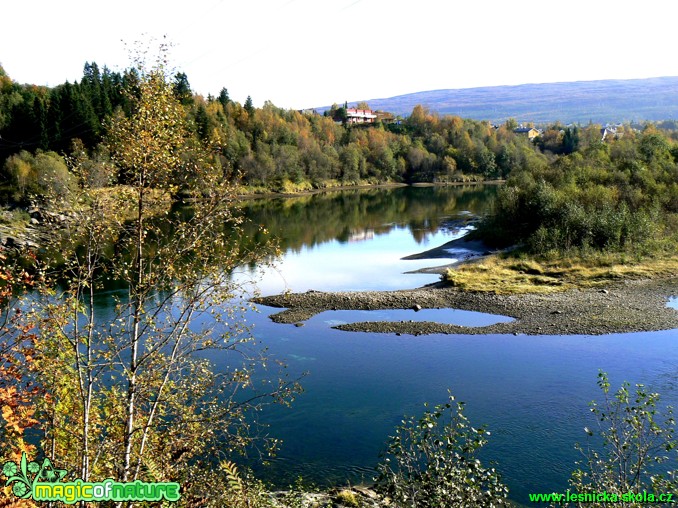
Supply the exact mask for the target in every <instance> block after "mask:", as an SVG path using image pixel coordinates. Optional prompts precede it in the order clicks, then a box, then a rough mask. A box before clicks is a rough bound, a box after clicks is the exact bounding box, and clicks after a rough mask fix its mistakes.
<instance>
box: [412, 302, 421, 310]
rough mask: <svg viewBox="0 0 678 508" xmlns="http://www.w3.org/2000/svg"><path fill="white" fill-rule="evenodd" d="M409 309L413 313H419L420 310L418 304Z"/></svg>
mask: <svg viewBox="0 0 678 508" xmlns="http://www.w3.org/2000/svg"><path fill="white" fill-rule="evenodd" d="M410 308H411V309H412V310H413V311H414V312H419V311H420V310H421V305H419V304H418V303H415V304H414V305H412V307H410Z"/></svg>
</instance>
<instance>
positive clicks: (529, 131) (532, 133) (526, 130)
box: [513, 127, 541, 141]
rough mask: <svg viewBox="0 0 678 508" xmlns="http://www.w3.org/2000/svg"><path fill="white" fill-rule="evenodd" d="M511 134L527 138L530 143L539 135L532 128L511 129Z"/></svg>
mask: <svg viewBox="0 0 678 508" xmlns="http://www.w3.org/2000/svg"><path fill="white" fill-rule="evenodd" d="M513 132H515V133H516V134H521V135H524V136H527V139H529V140H530V141H534V138H536V137H537V136H539V134H541V133H540V132H539V131H538V130H537V129H535V128H534V127H518V128H517V129H513Z"/></svg>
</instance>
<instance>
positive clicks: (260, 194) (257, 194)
mask: <svg viewBox="0 0 678 508" xmlns="http://www.w3.org/2000/svg"><path fill="white" fill-rule="evenodd" d="M504 182H505V180H477V181H466V182H421V183H419V182H416V183H403V182H386V183H359V184H356V185H337V186H330V187H323V188H319V189H305V190H299V191H294V192H277V191H273V190H267V191H253V192H245V193H238V192H236V193H235V196H234V198H235V199H236V200H239V201H240V200H246V199H264V198H296V197H303V196H312V195H313V194H322V193H324V192H334V191H347V190H369V189H396V188H401V187H463V186H465V185H501V184H503V183H504Z"/></svg>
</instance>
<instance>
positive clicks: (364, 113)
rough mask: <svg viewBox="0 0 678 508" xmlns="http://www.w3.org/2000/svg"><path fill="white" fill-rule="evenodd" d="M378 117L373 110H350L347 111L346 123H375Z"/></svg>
mask: <svg viewBox="0 0 678 508" xmlns="http://www.w3.org/2000/svg"><path fill="white" fill-rule="evenodd" d="M376 118H377V115H375V114H374V112H373V111H372V110H371V109H356V108H348V109H347V110H346V123H374V121H375V120H376Z"/></svg>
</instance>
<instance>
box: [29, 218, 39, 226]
mask: <svg viewBox="0 0 678 508" xmlns="http://www.w3.org/2000/svg"><path fill="white" fill-rule="evenodd" d="M31 224H33V225H34V226H37V225H38V224H40V221H39V220H38V219H36V218H35V217H33V218H32V219H31Z"/></svg>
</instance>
